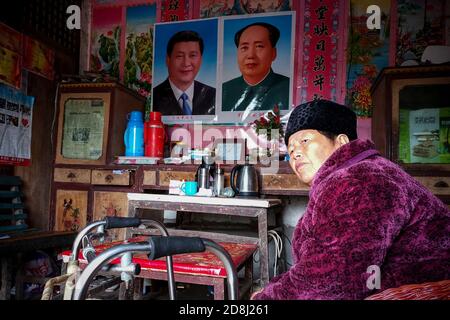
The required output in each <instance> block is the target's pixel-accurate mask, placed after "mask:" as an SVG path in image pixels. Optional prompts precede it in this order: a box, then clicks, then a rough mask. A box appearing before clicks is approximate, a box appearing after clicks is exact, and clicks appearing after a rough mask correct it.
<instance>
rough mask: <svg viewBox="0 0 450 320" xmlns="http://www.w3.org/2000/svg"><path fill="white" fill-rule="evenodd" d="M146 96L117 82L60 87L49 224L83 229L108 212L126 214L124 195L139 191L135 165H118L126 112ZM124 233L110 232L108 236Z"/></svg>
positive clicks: (137, 107) (140, 105)
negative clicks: (115, 161) (117, 157)
mask: <svg viewBox="0 0 450 320" xmlns="http://www.w3.org/2000/svg"><path fill="white" fill-rule="evenodd" d="M144 105H145V99H144V98H143V97H141V96H139V95H137V94H136V93H135V92H133V91H131V90H129V89H127V88H126V87H124V86H122V85H120V84H117V83H113V82H108V83H72V84H62V85H60V90H59V96H58V106H59V108H58V116H57V117H58V129H57V137H56V152H55V158H54V159H55V161H54V171H53V182H52V197H51V211H52V213H51V215H50V226H51V228H53V230H57V231H65V230H72V231H79V230H81V229H82V228H83V227H84V226H85V225H86V224H87V223H89V222H91V221H95V220H99V219H101V218H103V217H104V216H105V215H118V216H121V215H122V214H123V213H126V212H127V210H128V209H127V207H126V205H127V201H126V194H127V193H128V192H137V191H139V189H138V186H137V184H136V183H135V177H136V176H135V173H136V170H137V168H136V167H133V166H119V165H114V164H113V162H114V160H115V157H116V156H123V155H124V154H125V146H124V142H123V135H124V132H125V129H126V125H127V114H128V113H130V112H131V111H134V110H137V111H142V112H144ZM122 236H123V235H122V234H120V233H115V232H111V234H110V235H109V240H116V239H120V238H121V237H122Z"/></svg>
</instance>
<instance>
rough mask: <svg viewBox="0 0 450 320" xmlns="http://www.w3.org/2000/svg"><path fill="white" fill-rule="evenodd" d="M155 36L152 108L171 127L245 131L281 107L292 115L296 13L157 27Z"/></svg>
mask: <svg viewBox="0 0 450 320" xmlns="http://www.w3.org/2000/svg"><path fill="white" fill-rule="evenodd" d="M154 30H155V46H154V67H153V83H154V88H153V95H152V97H153V98H152V100H153V101H152V109H153V111H160V112H161V113H162V114H163V121H164V123H168V124H171V123H172V124H173V123H193V122H194V121H203V122H204V123H205V122H207V123H209V124H213V123H216V124H219V123H228V124H229V123H234V124H243V123H248V122H252V121H254V120H255V119H257V118H259V117H260V116H261V115H262V114H264V113H265V112H267V111H270V110H273V109H274V108H275V106H277V107H278V108H279V109H280V111H281V112H280V113H281V114H282V115H284V114H287V113H288V112H289V110H290V109H291V108H292V84H293V72H292V70H293V56H294V46H295V41H294V39H295V15H294V12H291V11H289V12H277V13H271V14H255V15H246V16H230V17H221V18H210V19H201V20H191V21H186V22H173V23H157V24H155V29H154ZM183 43H184V44H183ZM187 44H190V45H191V46H192V47H188V46H187Z"/></svg>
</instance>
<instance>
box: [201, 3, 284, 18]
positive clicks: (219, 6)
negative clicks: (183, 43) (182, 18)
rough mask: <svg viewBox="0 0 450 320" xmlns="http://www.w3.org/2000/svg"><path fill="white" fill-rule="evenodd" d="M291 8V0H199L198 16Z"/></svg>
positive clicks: (265, 11)
mask: <svg viewBox="0 0 450 320" xmlns="http://www.w3.org/2000/svg"><path fill="white" fill-rule="evenodd" d="M290 10H292V0H247V1H235V0H224V1H215V0H200V18H210V17H220V16H229V15H236V14H253V13H267V12H277V11H290Z"/></svg>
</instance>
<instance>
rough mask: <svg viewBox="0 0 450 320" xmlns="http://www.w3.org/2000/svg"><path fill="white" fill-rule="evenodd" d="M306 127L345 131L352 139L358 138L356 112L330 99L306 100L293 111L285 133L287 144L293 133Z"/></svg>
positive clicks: (328, 130)
mask: <svg viewBox="0 0 450 320" xmlns="http://www.w3.org/2000/svg"><path fill="white" fill-rule="evenodd" d="M305 129H315V130H319V131H327V132H331V133H335V134H341V133H343V134H346V135H347V136H348V138H349V139H350V141H351V140H355V139H357V138H358V135H357V133H356V114H355V113H354V112H353V111H352V110H351V109H350V108H348V107H346V106H344V105H342V104H338V103H336V102H333V101H328V100H314V101H310V102H306V103H304V104H301V105H299V106H297V107H296V108H295V109H294V110H293V111H292V113H291V115H290V117H289V121H288V124H287V128H286V134H285V135H284V141H285V143H286V146H287V145H288V141H289V137H290V136H291V135H293V134H294V133H296V132H297V131H300V130H305Z"/></svg>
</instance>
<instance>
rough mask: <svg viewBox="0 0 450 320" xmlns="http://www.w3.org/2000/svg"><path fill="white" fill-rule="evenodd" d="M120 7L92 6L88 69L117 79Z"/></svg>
mask: <svg viewBox="0 0 450 320" xmlns="http://www.w3.org/2000/svg"><path fill="white" fill-rule="evenodd" d="M121 24H122V7H110V8H105V7H94V9H93V11H92V33H91V46H90V47H91V49H90V70H91V71H93V72H99V73H108V74H109V75H110V76H112V77H115V78H117V79H119V76H120V73H119V64H120V62H119V61H120V34H121Z"/></svg>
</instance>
